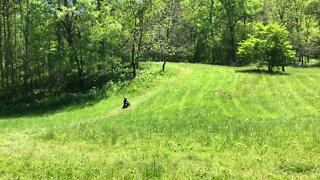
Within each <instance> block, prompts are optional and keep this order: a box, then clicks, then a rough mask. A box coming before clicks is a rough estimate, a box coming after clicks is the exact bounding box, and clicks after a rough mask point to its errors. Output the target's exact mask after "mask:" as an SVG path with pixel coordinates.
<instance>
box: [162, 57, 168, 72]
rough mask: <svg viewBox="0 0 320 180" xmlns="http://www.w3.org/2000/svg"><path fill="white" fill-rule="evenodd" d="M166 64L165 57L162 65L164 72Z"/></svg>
mask: <svg viewBox="0 0 320 180" xmlns="http://www.w3.org/2000/svg"><path fill="white" fill-rule="evenodd" d="M166 63H167V57H166V56H165V57H164V61H163V64H162V71H164V70H165V68H166Z"/></svg>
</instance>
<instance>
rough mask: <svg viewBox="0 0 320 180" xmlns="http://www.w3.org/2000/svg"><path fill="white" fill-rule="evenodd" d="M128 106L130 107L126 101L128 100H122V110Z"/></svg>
mask: <svg viewBox="0 0 320 180" xmlns="http://www.w3.org/2000/svg"><path fill="white" fill-rule="evenodd" d="M130 105H131V104H130V102H129V101H128V99H127V98H124V100H123V106H122V109H125V108H128V107H129V106H130Z"/></svg>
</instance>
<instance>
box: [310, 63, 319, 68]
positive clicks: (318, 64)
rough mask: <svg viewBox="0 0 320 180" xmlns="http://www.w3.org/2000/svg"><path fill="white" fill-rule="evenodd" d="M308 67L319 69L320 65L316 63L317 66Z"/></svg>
mask: <svg viewBox="0 0 320 180" xmlns="http://www.w3.org/2000/svg"><path fill="white" fill-rule="evenodd" d="M310 67H312V68H320V63H318V64H312V65H311V66H310Z"/></svg>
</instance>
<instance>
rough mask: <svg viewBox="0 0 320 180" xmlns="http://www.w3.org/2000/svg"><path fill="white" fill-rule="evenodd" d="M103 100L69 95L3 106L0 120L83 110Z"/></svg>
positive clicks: (98, 97)
mask: <svg viewBox="0 0 320 180" xmlns="http://www.w3.org/2000/svg"><path fill="white" fill-rule="evenodd" d="M103 98H105V97H102V95H97V94H92V93H91V94H90V93H88V94H82V93H68V94H62V95H59V96H56V97H49V98H46V99H42V100H39V101H32V102H20V103H18V104H9V105H1V106H0V118H17V117H22V116H24V117H25V116H28V117H32V116H41V115H45V114H53V113H55V112H59V111H63V110H73V109H81V108H84V107H87V106H92V105H94V104H95V103H97V102H99V101H100V100H101V99H103Z"/></svg>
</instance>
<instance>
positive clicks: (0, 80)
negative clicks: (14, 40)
mask: <svg viewBox="0 0 320 180" xmlns="http://www.w3.org/2000/svg"><path fill="white" fill-rule="evenodd" d="M2 5H3V4H2V3H0V87H2V86H3V62H2V61H3V50H2V41H3V40H2V19H3V16H2V15H3V12H2Z"/></svg>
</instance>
